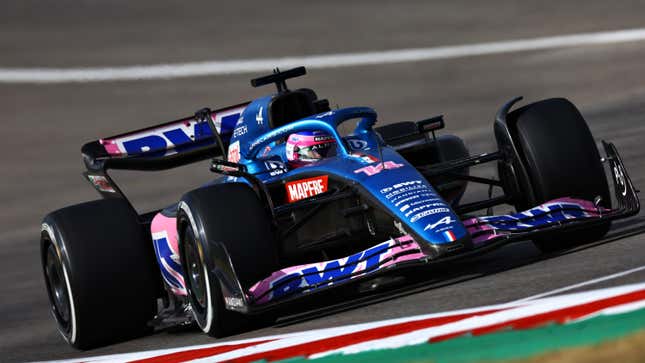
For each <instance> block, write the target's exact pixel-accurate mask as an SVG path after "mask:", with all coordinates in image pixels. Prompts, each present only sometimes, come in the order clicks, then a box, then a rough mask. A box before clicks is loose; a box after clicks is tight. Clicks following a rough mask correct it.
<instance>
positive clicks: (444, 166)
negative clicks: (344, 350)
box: [41, 67, 640, 349]
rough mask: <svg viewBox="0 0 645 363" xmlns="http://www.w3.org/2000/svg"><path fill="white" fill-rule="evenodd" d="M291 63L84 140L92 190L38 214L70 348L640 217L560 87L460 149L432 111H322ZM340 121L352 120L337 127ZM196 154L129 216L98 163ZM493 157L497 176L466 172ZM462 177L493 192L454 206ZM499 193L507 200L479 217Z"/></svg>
mask: <svg viewBox="0 0 645 363" xmlns="http://www.w3.org/2000/svg"><path fill="white" fill-rule="evenodd" d="M304 74H305V69H304V67H300V68H295V69H291V70H288V71H285V72H280V71H279V70H277V69H276V70H275V71H274V73H273V74H270V75H268V76H264V77H261V78H257V79H254V80H252V81H251V84H252V85H253V86H255V87H258V86H263V85H267V84H272V83H274V84H275V85H276V86H277V93H275V94H272V95H269V96H266V97H262V98H258V99H256V100H254V101H252V102H249V103H243V104H239V105H236V106H233V107H228V108H223V109H219V110H216V111H211V110H209V109H202V110H199V111H198V112H196V113H195V114H194V116H193V117H187V118H183V119H180V120H177V121H173V122H169V123H165V124H161V125H159V126H154V127H151V128H147V129H143V130H138V131H134V132H129V133H126V134H121V135H117V136H113V137H108V138H103V139H100V140H97V141H93V142H90V143H87V144H85V145H84V146H83V148H82V153H83V157H84V162H85V164H86V166H87V172H86V173H85V176H86V177H87V179H88V180H89V181H90V182H91V183H92V184H93V185H94V187H95V188H96V189H97V190H98V192H99V193H100V194H101V195H102V196H103V198H104V199H101V200H96V201H92V202H87V203H82V204H78V205H73V206H70V207H66V208H63V209H60V210H58V211H55V212H52V213H50V214H49V215H47V216H46V217H45V219H44V221H43V223H42V234H41V257H42V264H43V269H44V275H45V281H46V286H47V291H48V293H49V299H50V303H51V309H52V312H53V315H54V317H55V318H56V321H57V324H58V329H59V331H60V332H61V333H62V335H63V336H64V337H65V339H66V340H67V341H68V342H69V343H70V344H71V345H73V346H75V347H77V348H81V349H87V348H92V347H95V346H99V345H104V344H110V343H113V342H116V341H121V340H124V339H128V338H132V337H135V336H138V335H141V334H144V333H146V332H149V331H151V329H153V328H154V327H165V326H169V325H172V324H178V323H186V322H187V321H191V320H192V319H194V321H195V322H196V323H197V325H199V327H200V328H201V329H202V330H203V331H204V332H206V333H207V334H209V335H211V336H222V335H227V334H231V333H233V332H235V331H236V330H237V329H239V328H240V327H241V326H244V324H242V322H245V321H247V320H254V319H255V318H254V317H257V319H260V318H261V317H262V316H264V315H270V312H272V311H276V310H277V309H278V308H279V307H281V306H285V305H286V304H291V305H294V304H297V303H298V302H301V301H303V299H309V301H311V300H313V299H312V298H311V297H312V296H314V297H322V296H324V294H326V293H327V292H329V291H332V290H334V291H339V290H336V289H340V288H341V287H344V288H347V287H348V286H352V284H357V283H361V284H363V285H364V283H365V282H369V281H374V280H375V279H379V278H383V277H385V276H392V275H396V274H397V271H402V270H403V269H405V270H406V271H409V270H410V269H415V268H418V267H420V266H429V265H430V266H431V265H432V264H433V263H435V262H437V261H446V260H451V259H457V258H462V257H466V256H472V255H474V254H479V253H483V252H486V251H490V250H491V249H493V248H495V247H498V246H501V245H504V244H507V243H510V242H513V241H519V240H532V241H533V242H534V243H535V244H536V245H537V247H538V248H539V249H541V250H543V251H557V250H560V249H564V248H568V247H571V246H573V245H576V244H580V243H585V242H589V241H591V240H595V239H599V238H602V237H603V236H604V235H605V234H606V233H607V231H608V230H609V227H610V222H611V221H612V220H614V219H618V218H624V217H627V216H631V215H634V214H636V213H638V211H639V208H640V205H639V201H638V197H637V195H636V191H635V189H634V187H633V186H632V183H631V181H630V178H629V176H628V175H627V173H626V171H625V168H624V166H623V163H622V161H621V159H620V156H619V155H618V152H617V151H616V148H615V147H614V145H613V144H610V143H606V142H603V146H604V149H605V151H606V156H605V157H601V156H600V155H599V153H598V150H597V148H596V144H595V142H594V139H593V138H592V135H591V133H590V131H589V128H588V127H587V125H586V122H585V120H584V119H583V117H582V116H581V114H580V113H579V112H578V110H577V109H576V107H575V106H574V105H573V104H571V103H570V102H569V101H567V100H566V99H562V98H553V99H547V100H543V101H539V102H535V103H532V104H528V105H525V106H523V107H520V108H517V109H515V110H513V111H511V108H512V106H513V105H514V104H515V103H516V102H517V101H519V100H520V99H521V98H516V99H513V100H511V101H510V102H508V103H507V104H505V105H504V106H502V107H501V109H500V110H499V112H498V113H497V116H496V118H495V122H494V132H495V138H496V140H497V145H498V150H497V151H495V152H491V153H484V154H480V155H469V154H468V152H467V149H466V147H465V146H464V143H463V141H462V140H461V139H460V138H458V137H456V136H452V135H443V136H436V131H437V130H439V129H441V128H443V127H444V120H443V118H442V117H441V116H437V117H432V118H429V119H425V120H421V121H416V122H411V121H405V122H396V123H390V124H387V125H384V126H381V127H375V124H376V122H377V115H376V112H375V111H374V110H373V109H371V108H368V107H349V108H341V109H336V110H330V108H329V102H327V101H326V100H323V99H318V98H317V96H316V94H315V93H314V91H312V90H310V89H298V90H289V89H287V85H286V79H288V78H293V77H297V76H301V75H304ZM348 122H351V123H353V124H355V128H354V130H353V132H350V133H348V134H347V135H341V133H340V132H339V126H340V125H341V124H343V123H348ZM205 159H211V160H212V162H211V165H210V167H211V170H212V171H213V172H214V173H216V174H218V177H217V178H216V179H215V180H214V181H212V182H210V183H208V184H206V185H204V186H202V187H200V188H197V189H194V190H191V191H188V192H187V193H186V194H184V195H183V196H182V197H181V199H179V201H178V202H177V203H174V204H173V205H171V206H169V207H168V208H165V209H163V210H157V211H152V212H150V213H144V214H141V215H139V214H138V213H137V212H136V211H135V209H134V208H133V207H132V206H131V205H130V203H129V201H128V199H126V197H125V196H124V195H123V193H122V192H121V190H120V189H119V187H118V186H117V185H116V184H115V183H114V182H113V180H112V179H111V178H110V176H109V175H108V173H107V171H108V170H109V169H130V170H163V169H168V168H173V167H176V166H180V165H185V164H188V163H193V162H197V161H200V160H205ZM489 162H496V163H497V168H498V172H499V173H498V174H499V177H498V178H497V179H491V178H484V177H479V176H473V175H470V168H471V167H473V166H476V165H478V164H482V163H489ZM605 167H607V169H609V170H610V173H611V175H612V179H613V185H614V186H613V191H614V193H613V194H614V196H615V198H614V201H613V205H612V201H611V199H610V188H609V185H608V182H607V178H606V176H605ZM468 183H483V184H486V185H488V186H489V187H490V188H491V189H493V188H496V189H495V190H496V191H497V193H496V194H497V196H493V194H492V193H491V194H489V197H488V198H487V199H485V200H481V201H476V202H470V203H462V202H461V198H462V195H463V194H464V191H465V189H466V186H467V184H468ZM502 204H505V205H510V206H513V207H515V209H516V211H517V212H514V213H511V214H508V215H490V214H492V212H491V210H492V208H493V207H494V206H498V205H502ZM509 208H510V207H509ZM377 285H378V284H374V285H373V286H377ZM351 291H358V290H351ZM187 316H190V319H188V318H187ZM249 317H251V319H249Z"/></svg>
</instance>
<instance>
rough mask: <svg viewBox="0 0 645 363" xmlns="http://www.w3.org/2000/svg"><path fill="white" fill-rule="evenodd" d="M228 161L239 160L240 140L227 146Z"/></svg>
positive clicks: (234, 161) (235, 161)
mask: <svg viewBox="0 0 645 363" xmlns="http://www.w3.org/2000/svg"><path fill="white" fill-rule="evenodd" d="M228 161H230V162H232V163H237V162H239V161H240V142H239V141H235V142H234V143H232V144H231V145H229V147H228Z"/></svg>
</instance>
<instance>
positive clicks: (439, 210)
mask: <svg viewBox="0 0 645 363" xmlns="http://www.w3.org/2000/svg"><path fill="white" fill-rule="evenodd" d="M448 212H450V209H448V208H434V209H428V210H426V211H423V212H421V213H418V214H415V215H414V216H413V217H412V218H410V222H412V223H414V222H416V221H418V220H419V219H421V218H425V217H427V216H431V215H433V214H437V213H448Z"/></svg>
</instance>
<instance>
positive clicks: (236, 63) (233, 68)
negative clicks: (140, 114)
mask: <svg viewBox="0 0 645 363" xmlns="http://www.w3.org/2000/svg"><path fill="white" fill-rule="evenodd" d="M640 40H645V28H637V29H626V30H616V31H607V32H598V33H583V34H571V35H561V36H553V37H542V38H529V39H519V40H510V41H499V42H488V43H479V44H466V45H456V46H443V47H433V48H412V49H399V50H386V51H375V52H364V53H344V54H328V55H311V56H301V57H283V58H260V59H238V60H229V61H210V62H191V63H177V64H157V65H138V66H126V67H105V68H0V83H64V82H101V81H125V80H139V79H171V78H182V77H196V76H213V75H224V74H240V73H254V72H266V71H267V70H270V69H271V68H274V67H282V68H289V67H294V66H300V65H304V66H307V67H309V68H333V67H349V66H359V65H370V64H388V63H401V62H418V61H427V60H434V59H450V58H459V57H469V56H477V55H485V54H499V53H509V52H520V51H528V50H540V49H553V48H561V47H573V46H581V45H593V44H610V43H624V42H634V41H640Z"/></svg>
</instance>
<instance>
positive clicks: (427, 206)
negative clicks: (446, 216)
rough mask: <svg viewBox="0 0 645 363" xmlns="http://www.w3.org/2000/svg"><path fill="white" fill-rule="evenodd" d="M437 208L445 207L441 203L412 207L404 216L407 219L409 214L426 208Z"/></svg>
mask: <svg viewBox="0 0 645 363" xmlns="http://www.w3.org/2000/svg"><path fill="white" fill-rule="evenodd" d="M437 206H445V204H443V203H428V204H424V205H421V206H418V207H414V208H412V209H410V210H409V211H408V212H407V213H405V216H406V217H409V216H410V214H413V213H417V212H419V211H422V210H424V209H427V208H430V207H437ZM401 209H403V208H401ZM406 209H407V208H406ZM401 212H404V211H403V210H402V211H401Z"/></svg>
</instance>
